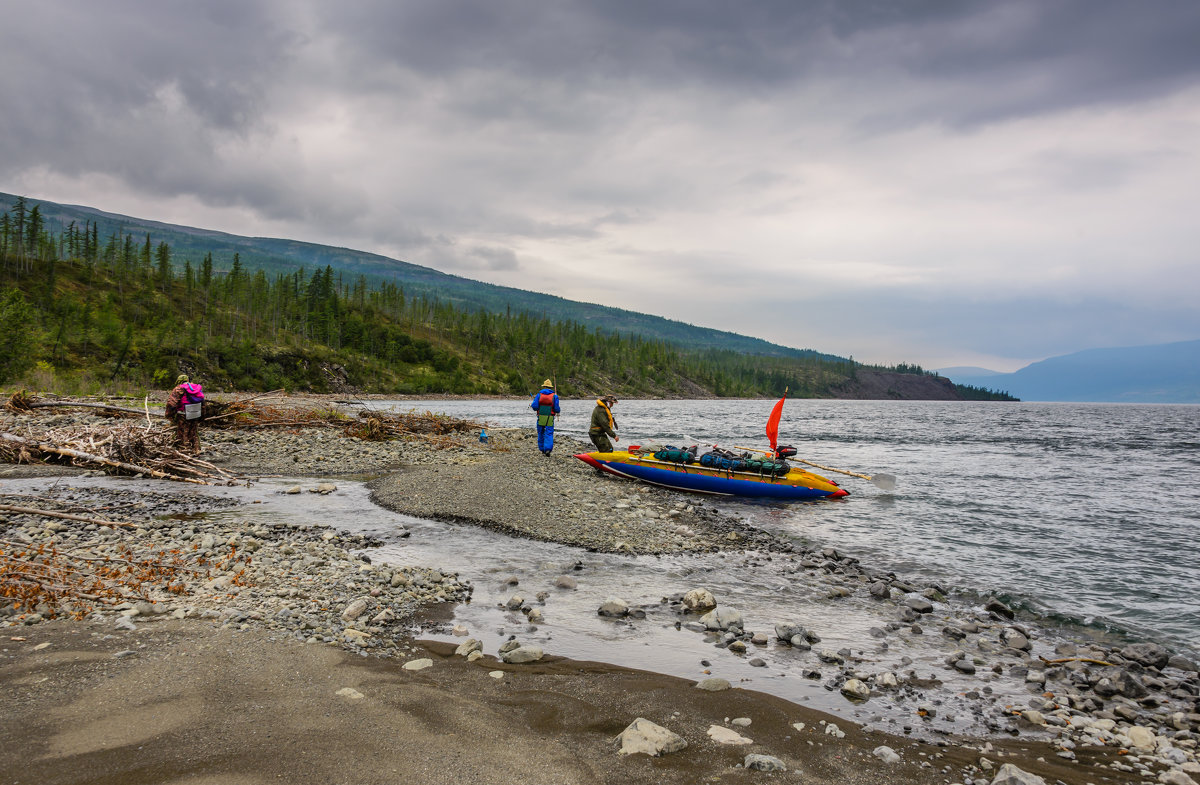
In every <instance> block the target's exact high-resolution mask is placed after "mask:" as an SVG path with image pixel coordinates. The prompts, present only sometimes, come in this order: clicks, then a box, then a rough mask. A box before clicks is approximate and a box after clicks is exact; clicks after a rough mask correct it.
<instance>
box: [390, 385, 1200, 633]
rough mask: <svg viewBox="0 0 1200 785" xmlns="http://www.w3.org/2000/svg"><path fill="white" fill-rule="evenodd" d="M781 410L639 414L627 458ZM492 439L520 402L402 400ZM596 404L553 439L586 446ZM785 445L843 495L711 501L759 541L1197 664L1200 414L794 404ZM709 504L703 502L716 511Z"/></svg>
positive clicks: (579, 407)
mask: <svg viewBox="0 0 1200 785" xmlns="http://www.w3.org/2000/svg"><path fill="white" fill-rule="evenodd" d="M773 404H774V401H770V400H758V401H745V400H722V401H635V400H623V401H621V402H620V403H619V404H618V405H617V407H616V408H615V410H614V413H615V415H616V418H617V421H618V425H619V426H620V428H619V433H620V434H621V438H622V441H621V444H622V445H625V444H630V443H637V442H639V441H652V440H653V441H659V442H663V443H670V444H678V445H684V444H699V445H702V446H703V445H711V444H720V445H722V446H735V445H736V446H757V447H765V446H766V437H765V436H764V433H763V429H764V425H765V423H766V419H767V416H768V414H769V412H770V410H771V407H772V405H773ZM375 405H383V406H393V407H395V408H396V409H398V410H401V411H407V410H409V409H415V410H418V411H425V410H432V411H437V412H445V413H447V414H451V415H454V416H457V417H467V418H473V419H479V420H482V421H484V422H486V423H489V424H491V425H493V426H521V427H532V426H533V413H532V412H531V411H530V410H529V408H528V404H526V403H523V402H522V401H519V400H507V401H505V400H483V401H397V402H385V403H382V404H379V403H377V404H375ZM592 405H593V403H592V401H590V400H564V401H563V414H562V415H561V417H560V418H559V425H558V431H559V432H561V433H567V434H570V435H572V436H575V437H577V438H580V439H584V440H586V429H587V424H588V420H589V417H590V414H591V409H592ZM780 443H783V444H792V445H794V446H796V447H797V448H799V451H800V452H799V457H801V458H805V459H807V460H811V461H814V462H816V463H820V464H823V465H825V466H832V467H836V468H841V469H846V470H850V471H855V472H859V473H864V474H873V473H890V474H893V475H895V476H896V477H897V479H898V482H897V486H896V489H895V490H894V491H892V492H884V491H882V490H880V489H878V488H876V487H875V486H874V485H873V484H871V483H870V482H867V481H864V480H860V479H856V478H853V477H845V476H842V475H838V474H829V473H826V474H829V476H831V477H832V478H834V479H837V480H838V481H839V482H840V483H841V484H842V486H843V487H845V488H847V489H848V490H849V491H850V492H851V496H850V497H848V498H847V499H845V500H842V501H841V502H833V503H830V502H823V503H819V504H803V503H800V504H797V503H793V504H763V503H757V502H747V501H739V500H730V499H715V500H713V501H714V502H715V503H716V505H717V506H719V507H721V508H722V509H725V510H728V511H731V512H736V513H740V514H743V515H746V516H748V517H750V518H752V519H753V520H754V522H755V523H756V524H757V525H759V526H761V527H763V528H766V529H770V530H771V531H773V532H775V533H777V534H779V535H782V536H787V537H793V538H796V539H797V540H800V541H803V542H805V543H808V544H818V545H832V546H834V547H837V548H838V549H839V550H841V551H843V552H845V553H848V554H850V555H854V556H857V557H859V558H860V559H861V560H862V561H863V562H864V564H866V565H868V566H870V567H873V568H876V569H883V570H893V571H895V572H896V573H897V574H899V575H902V576H908V577H924V578H929V579H933V580H937V581H938V582H941V583H943V584H944V585H946V586H948V587H950V588H952V589H954V590H956V591H959V592H967V593H968V594H969V593H971V592H977V593H979V594H986V593H996V594H999V595H1000V596H1002V597H1004V598H1006V599H1007V600H1008V601H1009V602H1012V603H1016V604H1018V605H1024V606H1025V607H1027V608H1028V609H1030V610H1035V611H1037V612H1040V613H1042V614H1044V615H1045V616H1047V617H1048V621H1050V622H1051V623H1055V622H1061V623H1063V624H1067V625H1070V624H1076V623H1078V624H1084V625H1088V626H1091V627H1094V628H1099V629H1102V630H1105V631H1109V632H1113V633H1115V634H1118V635H1121V634H1126V633H1129V634H1132V635H1133V636H1135V637H1137V638H1149V639H1152V640H1158V641H1160V642H1163V643H1166V644H1168V645H1171V646H1172V647H1173V648H1176V649H1181V650H1185V651H1190V652H1192V653H1195V652H1196V651H1198V650H1200V599H1198V598H1200V544H1198V543H1200V406H1194V405H1127V404H1079V403H1062V404H1059V403H993V402H988V403H972V402H933V401H904V402H892V401H829V400H789V401H788V402H787V404H786V406H785V407H784V413H783V421H782V425H781V427H780ZM710 499H711V497H710Z"/></svg>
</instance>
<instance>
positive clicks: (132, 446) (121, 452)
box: [0, 391, 480, 484]
mask: <svg viewBox="0 0 1200 785" xmlns="http://www.w3.org/2000/svg"><path fill="white" fill-rule="evenodd" d="M273 395H275V393H265V394H263V395H258V396H253V397H250V398H242V399H235V400H230V401H212V400H209V401H205V404H204V418H203V419H202V420H201V427H202V428H203V429H208V428H219V429H223V430H259V429H268V428H287V429H296V428H337V429H340V430H341V431H342V432H343V433H344V434H345V435H346V436H349V437H352V438H356V439H363V440H366V441H383V440H388V439H406V440H422V441H425V442H427V443H429V444H430V445H431V446H433V447H435V448H438V449H445V448H449V447H462V446H469V445H471V444H472V441H471V440H470V439H469V438H463V437H464V435H468V434H470V435H474V434H475V433H478V431H479V429H480V424H479V423H478V422H475V421H473V420H463V419H459V418H456V417H450V416H448V415H444V414H435V413H433V412H428V411H427V412H424V413H418V412H415V411H412V412H407V413H393V412H379V411H371V410H368V409H362V410H360V411H359V412H358V414H357V415H354V416H351V415H348V414H345V413H343V412H341V411H338V410H336V409H333V408H329V407H323V406H315V407H313V406H296V405H285V406H280V405H270V404H267V403H265V402H264V401H263V400H262V399H264V398H269V397H270V396H273ZM70 407H83V408H91V409H98V410H101V412H102V413H103V414H105V415H108V416H110V417H112V421H111V422H110V423H105V424H104V425H91V426H74V427H64V428H57V429H56V428H38V427H36V423H30V424H29V426H26V427H14V428H12V429H10V430H8V431H3V430H0V463H65V464H68V465H74V466H96V467H99V468H101V469H103V470H104V471H107V472H110V473H113V474H125V475H130V474H132V475H142V476H145V477H156V478H162V479H172V480H179V481H182V482H191V483H199V484H211V483H214V482H216V483H228V482H233V481H235V480H236V479H237V478H236V477H234V476H233V475H231V474H229V473H228V472H225V471H223V470H222V469H220V468H218V467H217V466H214V465H213V464H211V463H209V462H207V461H203V460H200V459H199V458H197V457H196V456H194V455H188V454H186V453H184V452H182V451H180V450H179V449H177V448H176V445H175V431H174V426H172V425H171V424H170V423H169V422H166V421H165V420H164V417H163V414H162V412H161V410H159V411H151V410H150V407H149V403H148V401H146V402H143V406H142V409H140V410H139V409H135V408H131V407H124V406H113V405H110V404H102V403H91V402H80V401H68V400H61V399H55V400H44V399H40V398H38V397H36V396H33V395H30V394H29V393H26V392H24V391H21V392H18V393H16V394H15V395H13V396H12V397H11V398H9V400H8V401H7V403H6V404H5V406H4V408H5V409H6V410H8V411H9V412H12V413H14V414H18V415H33V414H36V413H38V412H39V411H45V410H50V409H58V408H70ZM21 419H23V417H22V418H19V419H18V421H20V420H21Z"/></svg>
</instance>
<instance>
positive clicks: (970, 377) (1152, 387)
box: [938, 340, 1200, 403]
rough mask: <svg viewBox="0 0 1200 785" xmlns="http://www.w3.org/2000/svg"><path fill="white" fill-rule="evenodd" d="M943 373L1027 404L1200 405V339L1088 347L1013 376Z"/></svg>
mask: <svg viewBox="0 0 1200 785" xmlns="http://www.w3.org/2000/svg"><path fill="white" fill-rule="evenodd" d="M968 371H983V372H984V373H970V372H968ZM938 373H940V374H942V375H943V376H946V377H947V378H949V379H950V380H952V381H954V382H957V383H958V384H969V385H973V386H976V387H984V388H988V389H995V390H1005V391H1006V392H1009V393H1011V394H1012V395H1015V396H1017V397H1018V398H1020V399H1021V400H1023V401H1079V402H1083V401H1092V402H1098V403H1107V402H1111V403H1200V340H1196V341H1177V342H1174V343H1164V344H1154V345H1151V346H1128V347H1114V348H1105V349H1086V350H1084V351H1080V352H1074V353H1072V354H1065V355H1062V356H1059V357H1051V358H1049V359H1046V360H1042V361H1040V362H1036V363H1031V364H1030V365H1027V366H1025V367H1024V368H1021V369H1019V370H1017V371H1014V372H1013V373H997V372H995V371H988V370H987V369H959V368H944V369H941V370H939V371H938Z"/></svg>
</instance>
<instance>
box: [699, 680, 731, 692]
mask: <svg viewBox="0 0 1200 785" xmlns="http://www.w3.org/2000/svg"><path fill="white" fill-rule="evenodd" d="M732 686H733V685H732V684H730V683H729V680H728V679H722V678H718V677H716V676H714V677H712V678H709V679H701V680H700V681H698V682H696V689H698V690H704V691H705V692H721V691H722V690H727V689H729V688H731V687H732Z"/></svg>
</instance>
